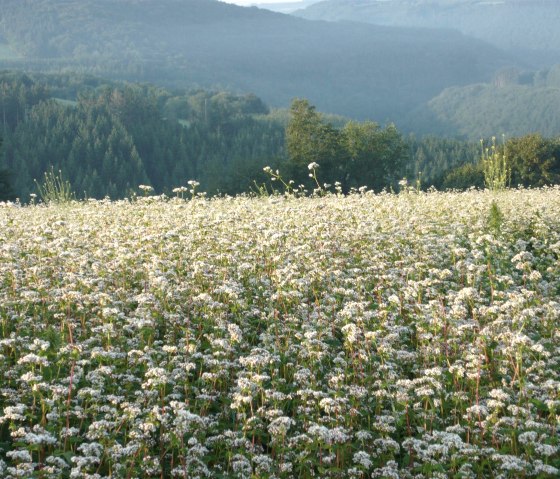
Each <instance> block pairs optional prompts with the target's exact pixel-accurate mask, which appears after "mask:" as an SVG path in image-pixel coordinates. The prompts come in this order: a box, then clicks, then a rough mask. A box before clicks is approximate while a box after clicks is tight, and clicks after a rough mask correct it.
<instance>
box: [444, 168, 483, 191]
mask: <svg viewBox="0 0 560 479" xmlns="http://www.w3.org/2000/svg"><path fill="white" fill-rule="evenodd" d="M473 186H474V187H476V188H484V170H483V168H482V163H477V164H475V163H465V164H464V165H461V166H458V167H456V168H453V169H451V170H449V171H448V172H447V173H445V175H444V177H443V181H442V183H441V187H442V189H444V190H447V189H457V190H466V189H468V188H471V187H473Z"/></svg>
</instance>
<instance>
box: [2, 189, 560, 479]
mask: <svg viewBox="0 0 560 479" xmlns="http://www.w3.org/2000/svg"><path fill="white" fill-rule="evenodd" d="M559 326H560V188H557V187H555V188H547V189H541V190H510V191H503V192H498V193H493V192H490V191H469V192H465V193H438V192H429V193H421V192H420V193H417V192H413V191H410V190H409V191H405V192H403V193H400V194H388V193H384V194H377V195H375V194H371V193H368V192H365V191H362V192H356V193H354V194H351V195H348V196H341V195H337V194H327V195H324V196H322V197H311V198H309V197H308V198H303V197H301V198H298V197H295V196H282V195H272V196H268V197H254V198H249V197H243V196H239V197H235V198H228V197H226V198H220V199H205V198H202V197H195V198H194V199H190V200H183V199H181V198H173V199H170V198H165V197H155V196H154V197H149V196H148V197H145V198H138V199H134V200H124V201H114V202H112V201H109V200H104V201H82V202H70V203H67V204H58V205H56V204H52V205H48V206H45V205H30V206H19V205H13V204H12V205H3V206H0V477H2V478H6V479H11V478H68V477H70V478H86V479H87V478H91V479H93V478H99V479H101V478H130V479H132V478H247V479H256V478H313V477H314V478H350V479H352V478H404V479H412V478H438V479H439V478H465V479H467V478H529V477H536V478H557V477H559V476H560V327H559Z"/></svg>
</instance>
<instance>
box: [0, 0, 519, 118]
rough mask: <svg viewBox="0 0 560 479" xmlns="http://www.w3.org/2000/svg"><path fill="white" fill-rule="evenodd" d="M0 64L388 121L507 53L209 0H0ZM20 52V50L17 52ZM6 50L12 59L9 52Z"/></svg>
mask: <svg viewBox="0 0 560 479" xmlns="http://www.w3.org/2000/svg"><path fill="white" fill-rule="evenodd" d="M0 35H1V36H2V37H4V39H5V40H6V42H5V44H4V47H5V48H4V51H8V49H10V51H14V52H15V55H13V56H12V57H10V56H9V55H6V56H5V57H3V58H2V57H1V52H2V49H1V48H0V68H2V67H3V68H27V69H34V70H41V71H79V72H83V73H92V74H96V75H103V76H106V77H109V78H116V79H127V80H133V81H148V82H153V83H156V84H161V85H165V86H168V87H174V86H176V87H194V86H202V87H218V88H227V89H231V90H233V91H239V92H254V93H255V94H257V95H258V96H260V97H261V98H263V100H265V101H266V102H267V103H268V104H270V105H272V106H287V105H288V104H289V102H290V101H291V99H292V98H294V97H306V98H309V99H310V101H311V102H312V103H313V104H315V105H317V107H318V108H319V109H320V110H323V111H330V112H333V113H339V114H344V115H347V116H350V117H355V118H359V119H364V118H371V119H374V120H377V121H381V122H385V121H395V122H397V123H398V121H399V119H400V118H402V117H403V116H404V115H406V114H407V112H409V111H410V110H411V109H414V108H415V107H417V106H418V105H421V104H423V103H424V102H426V101H428V100H429V99H431V98H432V97H434V96H435V95H437V94H439V93H440V92H441V91H442V90H443V89H444V88H447V87H450V86H454V85H467V84H470V83H475V82H481V81H488V80H489V79H490V78H491V77H492V75H493V72H494V71H495V70H497V69H499V68H501V67H504V66H508V65H510V64H512V63H514V62H513V60H512V59H511V58H510V57H509V56H508V55H505V54H504V53H503V52H502V51H500V50H499V49H496V48H494V47H491V46H490V45H489V44H487V43H484V42H482V41H479V40H474V39H471V38H468V37H466V36H464V35H462V34H459V33H457V32H449V31H445V32H444V31H441V30H429V29H418V28H400V27H390V26H371V25H366V24H357V23H348V22H341V23H336V24H332V23H328V22H317V21H313V22H312V21H308V20H304V19H300V18H295V17H292V16H288V15H283V14H279V13H274V12H270V11H267V10H264V9H260V8H241V7H237V6H235V5H230V4H225V3H221V2H218V1H214V0H0ZM18 55H19V56H20V57H22V58H17V56H18ZM14 57H15V58H14Z"/></svg>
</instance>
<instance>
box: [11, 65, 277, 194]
mask: <svg viewBox="0 0 560 479" xmlns="http://www.w3.org/2000/svg"><path fill="white" fill-rule="evenodd" d="M80 82H81V87H78V86H77V84H78V83H80ZM49 83H50V84H51V85H52V89H51V88H49V85H48V84H49ZM76 90H78V93H77V96H76V97H71V96H70V97H69V95H71V94H72V93H73V92H75V91H76ZM52 92H56V94H57V95H59V96H54V95H53V93H52ZM0 108H1V115H2V117H1V119H2V121H3V129H2V136H3V139H4V143H3V151H2V156H3V158H2V162H1V164H0V168H2V169H3V170H7V171H8V172H10V174H11V177H12V179H13V180H12V181H13V184H12V186H13V189H14V190H15V192H16V193H17V195H18V196H19V197H20V198H26V197H27V196H28V195H29V193H30V192H32V191H35V185H34V181H33V180H34V179H38V180H40V179H41V178H42V176H43V173H44V172H45V171H47V170H48V169H49V168H51V167H52V168H54V170H55V171H59V170H60V171H61V172H63V173H64V175H65V176H66V177H67V178H68V180H69V181H70V182H71V184H72V186H73V188H74V189H75V191H76V193H77V194H78V195H79V196H84V195H87V196H93V197H103V196H105V195H109V196H111V197H113V198H115V197H123V196H125V195H127V194H129V193H130V190H131V189H133V188H134V189H135V188H136V187H137V186H138V185H139V184H143V183H145V184H149V185H151V186H153V187H154V188H155V189H156V190H157V191H159V192H170V191H171V189H172V188H173V187H178V186H181V185H185V184H186V181H187V180H189V179H193V178H196V179H198V180H199V181H200V182H201V183H202V184H203V185H204V187H205V188H206V190H207V191H209V192H213V193H215V192H217V191H222V192H238V191H241V190H246V189H247V188H248V186H249V184H250V183H251V181H252V180H253V179H255V171H257V172H258V171H260V170H262V167H263V166H265V165H267V164H271V163H272V166H274V162H275V161H276V158H277V157H280V156H282V151H283V148H284V130H283V126H282V124H281V123H280V122H278V121H273V120H272V119H269V118H268V117H267V116H266V113H267V112H268V109H267V107H266V106H265V105H264V103H263V102H262V101H261V100H259V99H258V98H257V97H255V96H254V95H243V96H235V95H232V94H229V93H226V92H207V91H202V90H199V91H192V92H189V93H184V92H182V93H177V92H176V93H172V92H171V91H168V90H164V89H161V88H156V87H151V86H144V85H138V84H135V85H133V84H126V85H125V84H116V83H111V82H106V83H101V82H99V81H98V80H94V79H91V78H82V79H79V78H78V77H75V76H60V75H59V76H42V77H41V78H40V80H38V81H37V80H32V79H31V78H30V77H29V76H27V75H23V74H19V73H4V74H3V75H2V76H1V77H0Z"/></svg>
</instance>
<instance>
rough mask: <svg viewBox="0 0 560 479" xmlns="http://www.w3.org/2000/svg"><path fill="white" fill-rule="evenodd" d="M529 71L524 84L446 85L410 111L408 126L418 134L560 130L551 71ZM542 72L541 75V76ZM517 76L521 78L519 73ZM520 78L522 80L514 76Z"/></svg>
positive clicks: (559, 99)
mask: <svg viewBox="0 0 560 479" xmlns="http://www.w3.org/2000/svg"><path fill="white" fill-rule="evenodd" d="M557 69H558V66H557V67H556V68H555V69H552V70H551V71H544V72H537V73H534V72H533V73H531V72H530V73H529V79H528V83H523V84H521V83H515V82H510V83H507V82H506V83H498V84H497V83H480V84H473V85H468V86H454V87H451V88H447V89H445V90H443V91H442V92H441V93H439V94H438V95H437V96H436V97H434V98H432V99H431V100H430V101H429V102H428V103H427V104H426V105H425V106H424V107H422V108H420V109H418V110H416V111H414V112H413V113H412V114H411V115H410V116H409V118H408V120H407V121H406V125H405V126H406V128H407V129H409V130H412V131H414V132H416V133H418V134H426V133H429V134H436V135H447V136H459V135H460V136H462V137H465V138H468V139H471V140H476V139H479V138H488V137H490V136H492V135H493V134H495V132H496V131H498V132H500V133H505V134H507V136H508V137H517V136H524V135H527V134H529V133H532V132H535V131H538V132H540V133H541V134H542V135H544V136H547V137H549V136H557V135H559V134H560V128H559V126H558V125H560V89H559V88H558V87H557V86H554V82H555V80H554V79H553V72H554V71H557ZM540 73H542V76H540ZM519 78H521V77H519ZM518 81H521V80H518Z"/></svg>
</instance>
